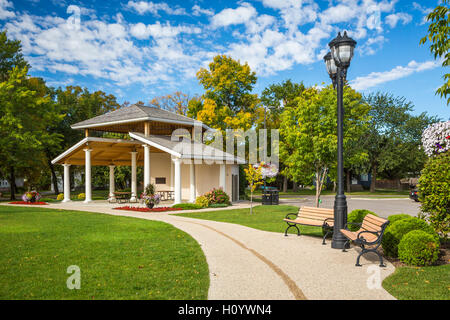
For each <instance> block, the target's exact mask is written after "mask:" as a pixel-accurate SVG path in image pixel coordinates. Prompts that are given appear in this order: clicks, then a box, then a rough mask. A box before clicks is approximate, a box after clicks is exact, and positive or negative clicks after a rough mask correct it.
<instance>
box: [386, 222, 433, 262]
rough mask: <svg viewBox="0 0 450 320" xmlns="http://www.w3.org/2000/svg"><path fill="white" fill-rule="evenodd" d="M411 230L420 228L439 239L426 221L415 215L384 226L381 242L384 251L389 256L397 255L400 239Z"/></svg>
mask: <svg viewBox="0 0 450 320" xmlns="http://www.w3.org/2000/svg"><path fill="white" fill-rule="evenodd" d="M413 230H422V231H424V232H426V233H428V234H430V235H431V236H433V238H434V239H436V240H437V241H439V236H438V234H437V233H436V232H435V231H434V229H433V228H432V227H431V226H430V225H429V224H428V223H426V221H424V220H421V219H419V218H415V217H411V218H410V219H400V220H397V221H396V222H394V223H393V224H392V225H391V226H390V227H389V228H386V231H385V233H384V236H383V240H382V242H381V244H382V246H383V251H384V253H385V254H386V255H388V256H390V257H397V256H398V245H399V243H400V241H401V240H402V238H403V236H404V235H406V234H407V233H408V232H410V231H413Z"/></svg>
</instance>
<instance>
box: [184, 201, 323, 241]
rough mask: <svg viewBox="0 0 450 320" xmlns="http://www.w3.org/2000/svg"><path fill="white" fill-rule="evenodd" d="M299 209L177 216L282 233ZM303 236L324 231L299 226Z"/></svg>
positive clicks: (260, 208)
mask: <svg viewBox="0 0 450 320" xmlns="http://www.w3.org/2000/svg"><path fill="white" fill-rule="evenodd" d="M297 211H298V207H294V206H286V205H278V206H261V205H257V206H256V207H254V208H253V213H252V214H250V209H235V210H218V211H207V212H190V213H178V214H177V215H179V216H183V217H189V218H196V219H204V220H213V221H221V222H229V223H236V224H240V225H243V226H247V227H250V228H255V229H259V230H264V231H272V232H282V233H284V231H285V230H286V227H287V224H286V222H284V221H283V219H284V218H285V216H286V215H287V214H288V213H297ZM299 227H300V232H301V234H304V235H311V236H322V229H321V228H319V227H310V226H299ZM289 233H297V230H296V229H295V228H291V229H290V230H289Z"/></svg>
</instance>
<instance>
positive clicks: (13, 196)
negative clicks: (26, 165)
mask: <svg viewBox="0 0 450 320" xmlns="http://www.w3.org/2000/svg"><path fill="white" fill-rule="evenodd" d="M9 170H10V171H9V188H10V192H11V197H10V199H11V200H16V174H15V172H14V167H13V166H11V167H10V168H9Z"/></svg>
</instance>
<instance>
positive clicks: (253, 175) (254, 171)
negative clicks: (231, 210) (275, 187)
mask: <svg viewBox="0 0 450 320" xmlns="http://www.w3.org/2000/svg"><path fill="white" fill-rule="evenodd" d="M244 171H245V177H246V178H247V182H248V184H249V187H250V214H252V213H253V192H255V190H256V188H257V187H258V186H260V185H262V184H263V177H262V172H261V171H262V167H261V166H258V168H255V167H254V166H253V165H252V164H249V165H248V168H246V169H244Z"/></svg>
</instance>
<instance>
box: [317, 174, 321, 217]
mask: <svg viewBox="0 0 450 320" xmlns="http://www.w3.org/2000/svg"><path fill="white" fill-rule="evenodd" d="M320 189H321V187H320V177H319V171H316V208H318V207H319V198H320Z"/></svg>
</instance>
